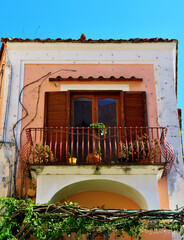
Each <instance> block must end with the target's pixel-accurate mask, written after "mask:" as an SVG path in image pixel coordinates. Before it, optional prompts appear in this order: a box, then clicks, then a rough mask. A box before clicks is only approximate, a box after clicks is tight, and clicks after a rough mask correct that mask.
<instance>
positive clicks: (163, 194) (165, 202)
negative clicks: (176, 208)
mask: <svg viewBox="0 0 184 240" xmlns="http://www.w3.org/2000/svg"><path fill="white" fill-rule="evenodd" d="M158 192H159V202H160V209H169V195H168V185H167V178H166V177H162V178H161V179H159V181H158Z"/></svg>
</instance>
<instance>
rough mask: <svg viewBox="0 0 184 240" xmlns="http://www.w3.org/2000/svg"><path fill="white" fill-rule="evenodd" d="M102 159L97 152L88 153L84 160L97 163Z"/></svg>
mask: <svg viewBox="0 0 184 240" xmlns="http://www.w3.org/2000/svg"><path fill="white" fill-rule="evenodd" d="M101 161H102V157H101V155H100V154H98V153H89V154H88V155H87V158H86V162H87V163H89V164H97V163H100V162H101Z"/></svg>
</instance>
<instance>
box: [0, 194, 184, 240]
mask: <svg viewBox="0 0 184 240" xmlns="http://www.w3.org/2000/svg"><path fill="white" fill-rule="evenodd" d="M100 212H101V214H100ZM119 213H120V211H119ZM119 213H118V214H116V213H110V212H108V211H106V212H103V210H102V209H101V210H100V209H91V210H90V209H84V208H80V207H79V205H78V204H77V203H71V202H69V203H65V204H59V203H58V204H42V205H35V203H34V202H33V201H31V200H29V199H28V200H16V199H14V198H0V240H9V239H13V240H16V239H51V240H52V239H56V240H57V239H58V240H59V239H63V236H64V234H67V235H71V234H72V233H75V237H76V239H82V237H87V238H88V236H89V234H91V233H94V234H108V235H109V236H110V235H111V233H112V232H115V233H116V237H117V238H118V237H121V236H123V235H124V234H125V233H126V234H128V235H129V236H131V237H135V238H138V239H141V232H142V230H143V229H148V230H151V229H152V230H154V229H160V228H164V229H170V230H172V231H178V232H181V235H183V234H184V230H183V220H182V218H181V219H180V220H181V221H178V220H177V221H176V216H174V220H167V221H165V220H162V218H163V216H160V217H159V215H158V216H157V218H156V220H152V219H149V217H148V215H149V214H150V213H151V211H148V212H142V211H140V212H139V214H137V213H136V211H135V213H134V214H132V213H131V214H130V213H126V214H125V215H121V217H120V214H119ZM162 213H163V211H162ZM105 214H106V216H105V217H104V215H105ZM146 214H147V215H146ZM155 214H156V213H155V212H153V213H152V216H156V215H155ZM158 214H159V212H158ZM160 214H161V213H160ZM182 214H183V213H182V212H181V216H183V215H182ZM178 216H179V215H177V218H178ZM159 218H160V219H161V220H160V219H159ZM154 219H155V217H154ZM178 219H179V218H178Z"/></svg>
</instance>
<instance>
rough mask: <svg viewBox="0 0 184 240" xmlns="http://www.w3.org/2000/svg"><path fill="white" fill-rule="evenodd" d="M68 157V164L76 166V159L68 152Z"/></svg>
mask: <svg viewBox="0 0 184 240" xmlns="http://www.w3.org/2000/svg"><path fill="white" fill-rule="evenodd" d="M68 156H69V159H68V162H69V164H76V163H77V158H75V157H72V155H71V153H70V152H68Z"/></svg>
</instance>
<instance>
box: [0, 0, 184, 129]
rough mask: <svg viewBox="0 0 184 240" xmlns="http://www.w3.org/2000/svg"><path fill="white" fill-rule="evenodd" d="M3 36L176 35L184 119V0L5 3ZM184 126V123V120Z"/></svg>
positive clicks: (18, 0)
mask: <svg viewBox="0 0 184 240" xmlns="http://www.w3.org/2000/svg"><path fill="white" fill-rule="evenodd" d="M0 6H1V24H0V37H18V38H20V37H21V38H35V37H36V38H48V37H50V38H58V37H60V38H63V39H66V38H73V39H78V38H80V35H81V33H83V32H84V33H85V35H86V37H87V39H88V38H92V39H100V38H102V39H108V38H113V39H120V38H123V39H129V38H152V37H161V38H169V39H171V38H175V39H178V40H179V52H178V107H179V108H182V109H183V118H184V0H175V1H174V0H154V1H153V0H128V1H127V0H126V1H125V0H114V1H113V0H93V1H90V0H85V1H84V0H68V1H66V0H52V1H50V0H49V1H48V0H44V1H42V0H37V1H36V0H32V1H29V0H28V1H25V0H16V1H15V0H9V1H1V4H0ZM183 128H184V122H183Z"/></svg>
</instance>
